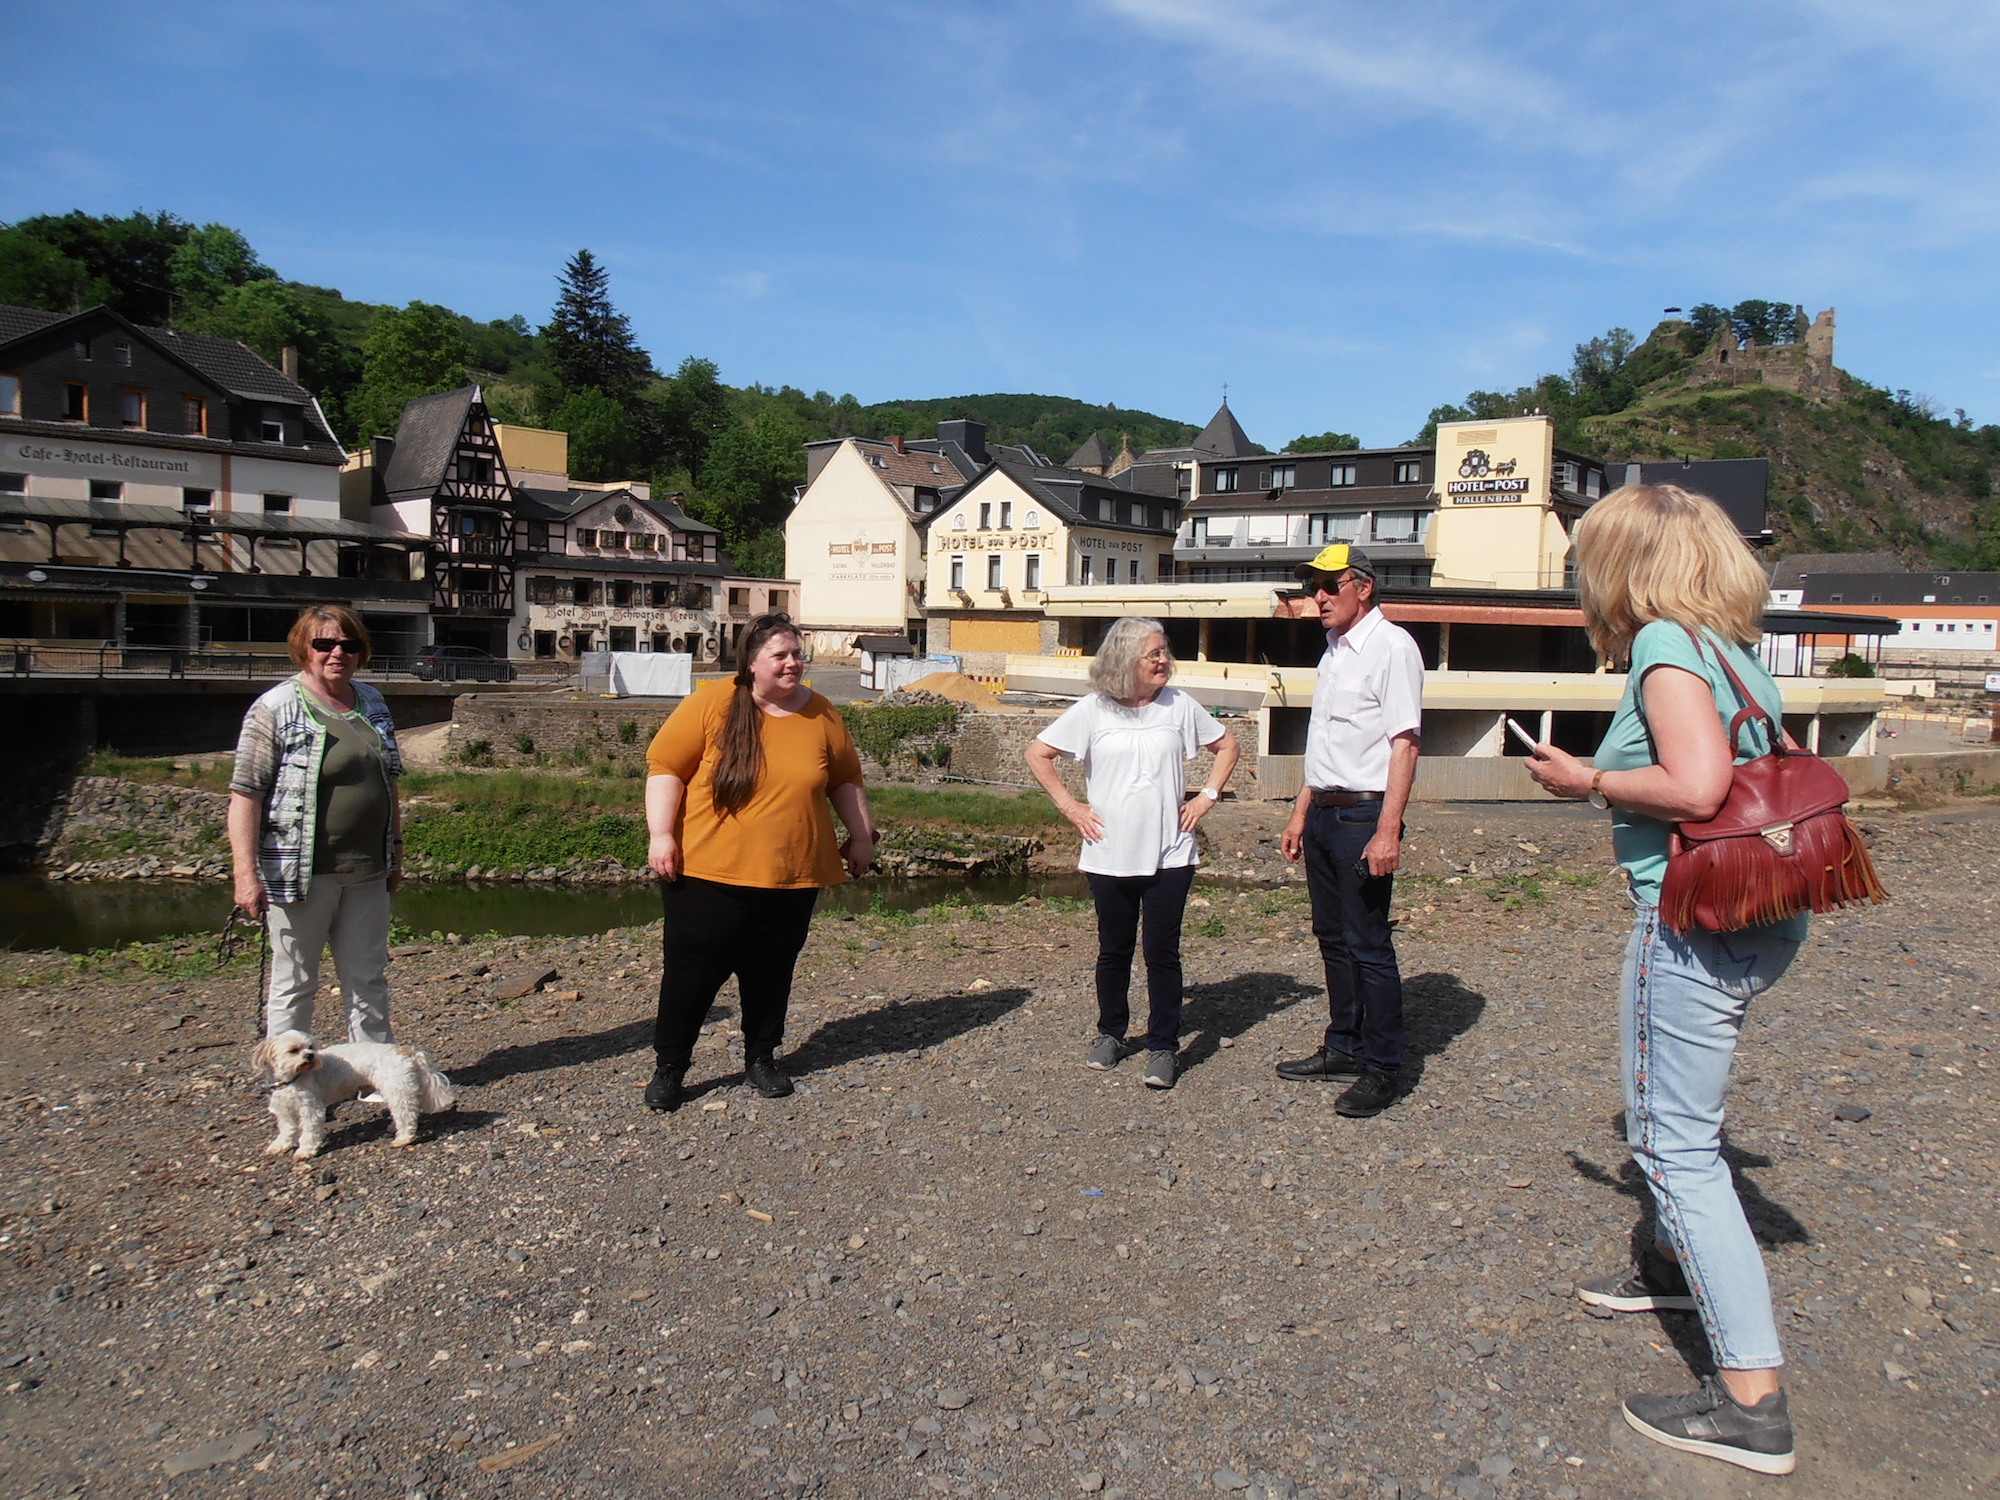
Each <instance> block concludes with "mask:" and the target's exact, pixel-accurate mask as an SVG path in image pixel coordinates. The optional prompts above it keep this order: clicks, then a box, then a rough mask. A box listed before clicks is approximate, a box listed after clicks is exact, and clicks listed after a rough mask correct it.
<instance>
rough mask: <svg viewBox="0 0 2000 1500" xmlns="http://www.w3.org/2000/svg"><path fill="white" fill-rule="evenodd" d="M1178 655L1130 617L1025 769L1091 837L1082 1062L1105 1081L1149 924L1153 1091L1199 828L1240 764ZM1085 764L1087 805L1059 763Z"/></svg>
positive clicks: (1174, 1019)
mask: <svg viewBox="0 0 2000 1500" xmlns="http://www.w3.org/2000/svg"><path fill="white" fill-rule="evenodd" d="M1173 675H1174V654H1173V652H1172V651H1171V650H1169V649H1168V647H1167V633H1166V630H1165V629H1164V628H1163V627H1162V626H1161V624H1160V622H1159V621H1158V620H1141V619H1136V618H1134V617H1132V616H1129V615H1128V616H1126V617H1125V618H1124V619H1122V620H1119V621H1117V622H1116V623H1115V624H1113V625H1112V627H1111V628H1110V629H1109V630H1108V631H1106V632H1105V634H1104V643H1103V645H1101V646H1099V647H1098V648H1097V656H1096V658H1095V659H1094V660H1093V661H1092V662H1091V664H1090V685H1091V687H1092V688H1093V689H1095V691H1093V692H1092V693H1091V695H1090V696H1089V697H1087V698H1085V699H1083V700H1082V701H1080V702H1079V703H1078V704H1077V705H1076V706H1075V707H1074V708H1072V709H1070V710H1069V711H1068V712H1067V713H1065V714H1064V715H1063V716H1062V717H1061V718H1059V719H1057V720H1056V721H1055V723H1053V724H1051V725H1049V727H1048V728H1046V729H1044V730H1043V731H1042V732H1041V733H1040V734H1039V735H1038V736H1036V738H1035V741H1034V743H1033V744H1031V745H1030V746H1028V769H1029V770H1030V771H1031V772H1033V773H1034V777H1035V780H1036V781H1038V782H1040V783H1041V784H1042V789H1043V790H1044V791H1046V792H1047V793H1048V794H1049V796H1050V798H1051V799H1052V800H1053V801H1054V802H1055V805H1056V809H1057V811H1059V812H1060V813H1061V814H1062V815H1063V816H1064V817H1065V818H1068V819H1069V821H1070V822H1071V824H1073V825H1074V826H1075V828H1076V831H1077V832H1078V833H1080V834H1082V835H1083V853H1082V855H1081V856H1079V858H1078V859H1077V868H1078V869H1080V870H1082V871H1083V873H1084V878H1085V879H1087V880H1088V881H1089V882H1090V894H1091V897H1092V899H1093V900H1094V901H1095V902H1096V905H1097V1039H1096V1040H1095V1041H1094V1042H1092V1043H1091V1047H1090V1053H1089V1055H1088V1056H1087V1057H1086V1058H1085V1059H1084V1061H1085V1065H1086V1066H1087V1067H1092V1068H1095V1069H1097V1070H1098V1071H1100V1072H1102V1071H1105V1070H1107V1069H1110V1068H1115V1067H1117V1066H1118V1064H1119V1063H1120V1062H1122V1061H1123V1060H1124V1059H1125V1058H1126V1057H1127V1056H1128V1055H1129V1053H1130V1051H1131V1050H1134V1049H1131V1048H1129V1047H1128V1044H1127V1042H1126V1040H1125V1032H1126V1028H1127V1027H1128V1026H1129V1025H1130V1024H1131V1019H1132V1012H1131V1007H1130V1004H1129V1002H1128V999H1127V997H1128V995H1129V994H1130V991H1131V988H1132V950H1133V948H1134V947H1135V946H1136V945H1137V940H1138V934H1139V922H1140V918H1141V917H1142V916H1143V917H1144V918H1145V924H1146V991H1147V999H1148V1001H1149V1002H1150V1010H1151V1014H1150V1016H1149V1017H1148V1018H1147V1025H1146V1053H1147V1057H1146V1071H1145V1075H1144V1082H1145V1084H1146V1086H1147V1087H1148V1088H1155V1089H1170V1088H1172V1087H1173V1086H1174V1077H1175V1070H1176V1068H1177V1066H1178V1058H1179V1055H1180V1047H1181V916H1182V914H1183V913H1184V912H1185V910H1186V909H1187V899H1188V890H1189V888H1190V887H1191V886H1192V885H1193V884H1194V870H1195V864H1196V861H1197V855H1196V852H1195V843H1194V826H1195V824H1197V823H1199V822H1200V821H1201V819H1202V815H1203V814H1204V813H1206V812H1207V811H1208V810H1209V809H1210V808H1211V807H1213V806H1215V804H1216V802H1217V800H1218V799H1219V798H1220V797H1221V796H1222V789H1223V787H1225V786H1227V785H1228V784H1229V776H1230V773H1231V772H1232V771H1234V770H1235V769H1236V761H1237V758H1238V757H1239V756H1240V755H1241V754H1242V751H1241V749H1240V748H1239V747H1238V746H1237V743H1236V739H1235V737H1234V736H1233V735H1231V734H1230V733H1229V731H1228V730H1226V729H1224V728H1223V727H1222V726H1221V725H1220V724H1218V723H1217V722H1216V721H1215V719H1214V718H1213V717H1212V716H1211V715H1210V714H1209V712H1208V710H1207V709H1205V708H1203V707H1202V706H1201V705H1200V704H1199V703H1197V702H1195V701H1194V699H1192V698H1190V697H1189V696H1188V695H1187V694H1186V693H1183V692H1181V691H1180V690H1179V689H1178V688H1170V687H1168V686H1167V679H1168V678H1170V677H1172V676H1173ZM1196 746H1202V747H1204V748H1206V749H1209V750H1212V751H1214V752H1215V765H1214V767H1213V769H1211V770H1210V772H1209V775H1208V784H1207V785H1206V786H1204V787H1202V789H1201V790H1200V791H1198V792H1196V793H1195V794H1194V796H1192V797H1189V796H1188V795H1187V782H1186V780H1185V770H1186V767H1185V762H1186V761H1187V759H1188V758H1189V757H1190V756H1192V755H1193V754H1194V752H1195V748H1196ZM1059 755H1060V756H1063V757H1065V758H1067V759H1070V760H1080V761H1082V762H1083V774H1084V778H1085V792H1086V794H1087V795H1088V796H1089V798H1090V802H1089V804H1088V805H1085V804H1084V803H1081V802H1078V801H1077V800H1076V798H1075V797H1073V796H1071V795H1070V791H1069V788H1068V787H1066V786H1064V785H1063V783H1062V778H1061V777H1060V776H1058V775H1057V774H1056V768H1055V761H1056V757H1057V756H1059Z"/></svg>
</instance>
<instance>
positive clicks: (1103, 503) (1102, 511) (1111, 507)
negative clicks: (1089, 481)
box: [1097, 499, 1118, 521]
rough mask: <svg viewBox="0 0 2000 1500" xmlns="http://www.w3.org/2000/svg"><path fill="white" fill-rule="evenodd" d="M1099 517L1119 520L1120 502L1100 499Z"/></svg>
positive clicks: (1106, 519) (1102, 519)
mask: <svg viewBox="0 0 2000 1500" xmlns="http://www.w3.org/2000/svg"><path fill="white" fill-rule="evenodd" d="M1097 519H1098V520H1100V521H1115V520H1117V519H1118V502H1117V501H1116V500H1105V499H1099V500H1098V502H1097Z"/></svg>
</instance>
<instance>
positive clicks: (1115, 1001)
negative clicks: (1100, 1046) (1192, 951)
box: [1086, 865, 1195, 1052]
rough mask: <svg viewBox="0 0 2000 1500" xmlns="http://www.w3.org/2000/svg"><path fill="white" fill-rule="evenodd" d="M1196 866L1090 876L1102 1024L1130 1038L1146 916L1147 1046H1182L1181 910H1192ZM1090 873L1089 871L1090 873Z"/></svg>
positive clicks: (1175, 1048) (1103, 1029) (1163, 1048)
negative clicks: (1136, 951) (1135, 969)
mask: <svg viewBox="0 0 2000 1500" xmlns="http://www.w3.org/2000/svg"><path fill="white" fill-rule="evenodd" d="M1194 868H1195V867H1194V866H1193V865H1179V866H1176V867H1175V868H1173V869H1171V870H1161V871H1160V872H1158V873H1157V874H1154V875H1089V876H1088V878H1089V880H1090V894H1091V895H1092V896H1093V897H1094V898H1096V901H1097V1029H1098V1030H1099V1031H1101V1032H1103V1033H1104V1035H1106V1036H1115V1037H1117V1038H1118V1039H1119V1040H1120V1041H1123V1040H1124V1038H1125V1029H1126V1027H1128V1026H1130V1025H1131V1024H1132V1007H1131V1005H1130V1003H1129V1001H1128V998H1127V997H1128V996H1129V994H1130V992H1131V989H1132V950H1133V948H1134V947H1135V946H1136V944H1137V939H1138V935H1139V918H1140V917H1141V915H1143V916H1144V917H1145V919H1146V998H1147V999H1148V1000H1149V1001H1150V1002H1151V1006H1152V1014H1151V1015H1150V1016H1148V1017H1147V1024H1146V1050H1147V1051H1148V1052H1178V1051H1180V1046H1181V913H1182V912H1184V911H1186V910H1187V898H1188V887H1189V886H1191V885H1193V884H1194ZM1086 874H1088V872H1086Z"/></svg>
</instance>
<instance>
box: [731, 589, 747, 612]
mask: <svg viewBox="0 0 2000 1500" xmlns="http://www.w3.org/2000/svg"><path fill="white" fill-rule="evenodd" d="M729 607H730V608H731V609H740V610H748V609H749V608H750V590H748V589H731V590H730V591H729Z"/></svg>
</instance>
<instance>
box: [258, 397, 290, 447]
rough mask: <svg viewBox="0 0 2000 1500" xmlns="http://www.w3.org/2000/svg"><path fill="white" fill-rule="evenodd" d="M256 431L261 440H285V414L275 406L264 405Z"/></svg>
mask: <svg viewBox="0 0 2000 1500" xmlns="http://www.w3.org/2000/svg"><path fill="white" fill-rule="evenodd" d="M257 431H258V437H259V439H260V440H261V441H263V442H266V443H282V442H283V441H284V440H285V414H284V413H283V412H281V411H279V410H278V408H277V407H275V406H267V407H265V408H264V415H263V418H262V420H261V421H260V422H259V423H258V428H257Z"/></svg>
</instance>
